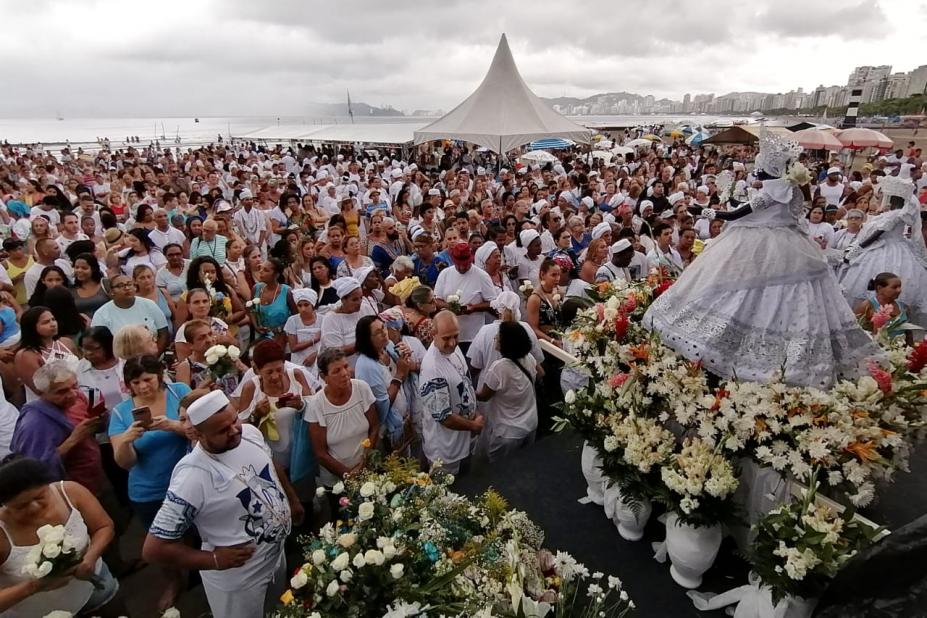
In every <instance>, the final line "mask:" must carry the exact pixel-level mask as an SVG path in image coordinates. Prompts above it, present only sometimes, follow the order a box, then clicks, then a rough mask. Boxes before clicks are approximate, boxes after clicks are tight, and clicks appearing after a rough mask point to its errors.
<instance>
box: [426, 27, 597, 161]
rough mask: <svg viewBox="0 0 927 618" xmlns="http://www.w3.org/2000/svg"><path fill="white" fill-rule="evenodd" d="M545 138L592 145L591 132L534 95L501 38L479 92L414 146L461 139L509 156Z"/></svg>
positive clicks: (435, 123) (436, 123)
mask: <svg viewBox="0 0 927 618" xmlns="http://www.w3.org/2000/svg"><path fill="white" fill-rule="evenodd" d="M545 137H563V138H567V139H571V140H573V141H575V142H588V141H589V140H590V138H591V137H592V131H590V130H589V129H587V128H586V127H583V126H580V125H578V124H576V123H575V122H572V121H570V120H568V119H567V118H565V117H564V116H561V115H560V114H558V113H557V112H555V111H554V110H553V109H551V108H550V107H549V106H548V105H547V104H546V103H544V102H543V101H542V100H541V99H539V98H538V97H537V95H536V94H534V93H533V92H531V89H530V88H528V84H526V83H525V80H523V79H522V77H521V75H520V74H519V72H518V67H516V66H515V59H514V58H512V50H510V49H509V43H508V41H507V40H506V38H505V35H504V34H503V35H502V39H501V40H500V41H499V47H498V48H497V49H496V55H495V56H493V59H492V64H491V65H490V66H489V72H488V73H487V74H486V77H484V78H483V82H482V83H481V84H480V86H479V88H477V89H476V91H474V92H473V94H471V95H470V96H469V97H467V98H466V99H465V100H464V102H463V103H461V104H460V105H458V106H457V107H455V108H454V109H453V110H451V111H450V112H448V113H447V114H445V115H444V116H442V117H441V118H439V119H438V120H435V121H434V122H432V123H431V124H429V125H427V126H425V127H422V128H421V129H419V130H418V131H416V132H415V143H416V144H422V143H424V142H430V141H435V140H441V139H456V140H461V141H465V142H470V143H472V144H479V145H480V146H484V147H486V148H488V149H489V150H492V151H494V152H497V153H500V154H502V153H505V152H508V151H509V150H512V149H513V148H517V147H518V146H521V145H523V144H527V143H528V142H533V141H534V140H537V139H542V138H545Z"/></svg>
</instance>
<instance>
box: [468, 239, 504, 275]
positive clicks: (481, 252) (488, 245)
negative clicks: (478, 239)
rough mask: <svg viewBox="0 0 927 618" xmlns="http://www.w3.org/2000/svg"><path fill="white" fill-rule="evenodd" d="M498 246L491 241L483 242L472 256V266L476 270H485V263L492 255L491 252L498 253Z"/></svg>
mask: <svg viewBox="0 0 927 618" xmlns="http://www.w3.org/2000/svg"><path fill="white" fill-rule="evenodd" d="M498 250H499V246H498V245H496V243H494V242H492V241H488V242H484V243H483V244H482V245H480V247H479V249H477V250H476V254H475V255H474V264H476V266H477V268H482V269H483V270H486V262H487V261H488V260H489V258H490V256H491V255H492V254H493V251H498Z"/></svg>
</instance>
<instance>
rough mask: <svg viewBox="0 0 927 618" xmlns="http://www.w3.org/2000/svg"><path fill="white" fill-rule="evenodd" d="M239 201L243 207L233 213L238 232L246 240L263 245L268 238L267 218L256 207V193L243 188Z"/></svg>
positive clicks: (259, 245) (233, 220)
mask: <svg viewBox="0 0 927 618" xmlns="http://www.w3.org/2000/svg"><path fill="white" fill-rule="evenodd" d="M238 203H239V204H240V205H241V208H239V209H238V212H236V213H235V214H234V215H232V222H233V223H234V224H235V227H236V228H237V229H238V233H239V234H241V237H242V238H244V239H245V241H246V242H248V243H250V244H252V245H257V246H258V247H263V246H264V242H265V241H266V240H267V227H268V223H267V218H266V217H265V216H264V213H262V212H261V211H260V210H258V209H256V208H255V207H254V195H252V194H251V190H250V189H242V190H241V193H239V194H238Z"/></svg>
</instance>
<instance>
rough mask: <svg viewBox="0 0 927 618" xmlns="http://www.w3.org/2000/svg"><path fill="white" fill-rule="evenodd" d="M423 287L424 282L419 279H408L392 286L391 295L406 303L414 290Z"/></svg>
mask: <svg viewBox="0 0 927 618" xmlns="http://www.w3.org/2000/svg"><path fill="white" fill-rule="evenodd" d="M420 285H422V282H421V281H420V280H419V278H418V277H406V278H405V279H403V280H402V281H399V282H398V283H395V284H393V285H391V286H390V288H389V293H390V294H392V295H394V296H397V297H398V298H399V300H401V301H402V302H403V303H405V302H406V299H407V298H409V295H410V294H411V293H412V290H414V289H415V288H417V287H419V286H420Z"/></svg>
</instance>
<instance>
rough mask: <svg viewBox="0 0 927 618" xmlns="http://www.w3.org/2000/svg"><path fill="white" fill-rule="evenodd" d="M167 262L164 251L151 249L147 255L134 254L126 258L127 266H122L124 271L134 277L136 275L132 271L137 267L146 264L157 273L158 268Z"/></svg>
mask: <svg viewBox="0 0 927 618" xmlns="http://www.w3.org/2000/svg"><path fill="white" fill-rule="evenodd" d="M165 264H167V258H166V257H164V254H163V253H161V252H160V251H149V252H148V253H147V254H146V255H133V256H132V257H130V258H129V259H128V260H126V263H125V266H123V267H122V272H124V273H125V274H127V275H129V276H130V277H132V276H134V275H133V274H132V271H133V270H135V267H136V266H142V265H144V266H147V267H148V268H150V269H151V272H153V273H156V274H157V272H158V270H159V269H160V268H161V267H162V266H164V265H165Z"/></svg>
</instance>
